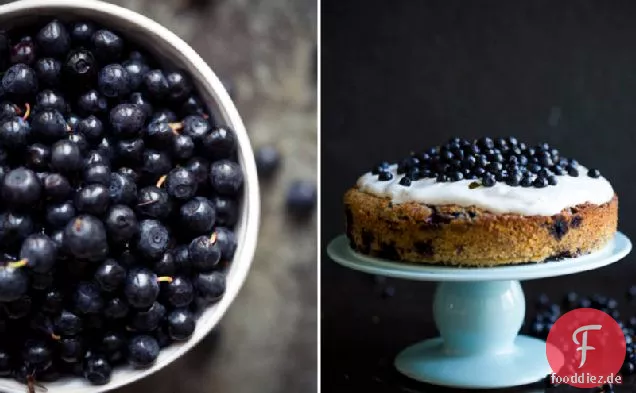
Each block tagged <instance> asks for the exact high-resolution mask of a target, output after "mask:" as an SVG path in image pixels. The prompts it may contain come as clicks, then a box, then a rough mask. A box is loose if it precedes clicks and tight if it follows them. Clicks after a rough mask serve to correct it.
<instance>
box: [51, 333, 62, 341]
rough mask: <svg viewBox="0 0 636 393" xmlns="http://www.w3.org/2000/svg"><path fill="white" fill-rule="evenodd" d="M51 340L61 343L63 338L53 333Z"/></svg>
mask: <svg viewBox="0 0 636 393" xmlns="http://www.w3.org/2000/svg"><path fill="white" fill-rule="evenodd" d="M51 338H52V339H53V340H55V341H59V340H60V339H61V338H62V337H60V336H58V335H57V334H55V333H51Z"/></svg>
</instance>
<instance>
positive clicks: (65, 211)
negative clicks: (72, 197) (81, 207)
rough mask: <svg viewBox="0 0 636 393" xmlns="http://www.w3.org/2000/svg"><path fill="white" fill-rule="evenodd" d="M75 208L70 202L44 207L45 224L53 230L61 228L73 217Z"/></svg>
mask: <svg viewBox="0 0 636 393" xmlns="http://www.w3.org/2000/svg"><path fill="white" fill-rule="evenodd" d="M75 214H76V211H75V206H74V205H73V203H72V202H71V201H66V202H62V203H57V204H52V205H48V206H47V207H46V222H47V223H48V224H49V225H51V227H53V228H63V227H64V226H66V224H67V223H68V222H69V221H70V220H71V219H72V218H73V217H75Z"/></svg>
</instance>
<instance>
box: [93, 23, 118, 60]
mask: <svg viewBox="0 0 636 393" xmlns="http://www.w3.org/2000/svg"><path fill="white" fill-rule="evenodd" d="M92 41H93V47H94V48H95V55H96V56H97V57H98V58H99V59H100V60H101V61H104V62H107V61H116V60H119V58H120V57H121V55H122V51H123V49H124V41H123V40H122V39H121V37H119V36H118V35H117V34H115V33H113V32H112V31H110V30H98V31H96V32H95V33H94V34H93V37H92Z"/></svg>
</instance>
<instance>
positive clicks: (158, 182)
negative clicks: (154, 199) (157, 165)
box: [157, 175, 167, 188]
mask: <svg viewBox="0 0 636 393" xmlns="http://www.w3.org/2000/svg"><path fill="white" fill-rule="evenodd" d="M166 177H167V175H163V176H161V177H160V178H159V180H157V188H161V186H162V185H163V183H164V182H165V181H166Z"/></svg>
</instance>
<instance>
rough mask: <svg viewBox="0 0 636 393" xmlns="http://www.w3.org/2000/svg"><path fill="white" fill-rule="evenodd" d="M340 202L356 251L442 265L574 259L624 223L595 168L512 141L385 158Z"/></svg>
mask: <svg viewBox="0 0 636 393" xmlns="http://www.w3.org/2000/svg"><path fill="white" fill-rule="evenodd" d="M344 205H345V213H346V214H345V215H346V233H347V237H348V239H349V242H350V245H351V247H352V248H353V249H354V250H355V251H357V252H359V253H362V254H366V255H370V256H374V257H379V258H383V259H387V260H391V261H397V262H412V263H424V264H436V265H454V266H474V267H479V266H498V265H509V264H522V263H538V262H545V261H551V260H559V259H564V258H572V257H576V256H580V255H583V254H587V253H590V252H593V251H595V250H598V249H600V248H602V247H603V246H604V245H606V244H607V243H608V242H609V240H610V239H612V237H613V235H614V233H615V232H616V227H617V222H618V197H617V196H616V194H615V192H614V190H613V188H612V186H611V184H610V183H609V182H608V181H607V179H605V178H604V177H603V176H602V175H601V174H600V172H599V171H598V170H597V169H588V168H586V167H584V166H582V165H580V164H579V163H578V162H577V161H576V160H574V159H569V158H566V157H563V156H562V155H561V154H560V153H559V151H558V150H557V149H554V148H552V147H551V146H550V145H548V144H546V143H544V144H540V145H538V146H536V147H529V146H527V145H526V144H525V143H523V142H519V141H518V140H517V139H516V138H514V137H509V138H496V139H491V138H488V137H484V138H481V139H479V140H475V141H469V140H464V139H460V138H453V139H451V140H450V141H448V142H447V143H446V144H444V145H442V146H438V147H434V148H430V149H428V150H426V151H424V152H421V153H411V154H410V155H409V156H408V157H406V158H405V159H403V160H401V161H400V162H399V163H396V164H389V163H387V162H383V163H381V164H379V165H376V166H375V167H373V168H372V170H371V171H370V172H368V173H365V174H364V175H362V176H361V177H360V178H359V179H358V181H357V183H356V185H355V186H354V187H353V188H351V189H349V190H348V191H347V192H346V194H345V196H344Z"/></svg>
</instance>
